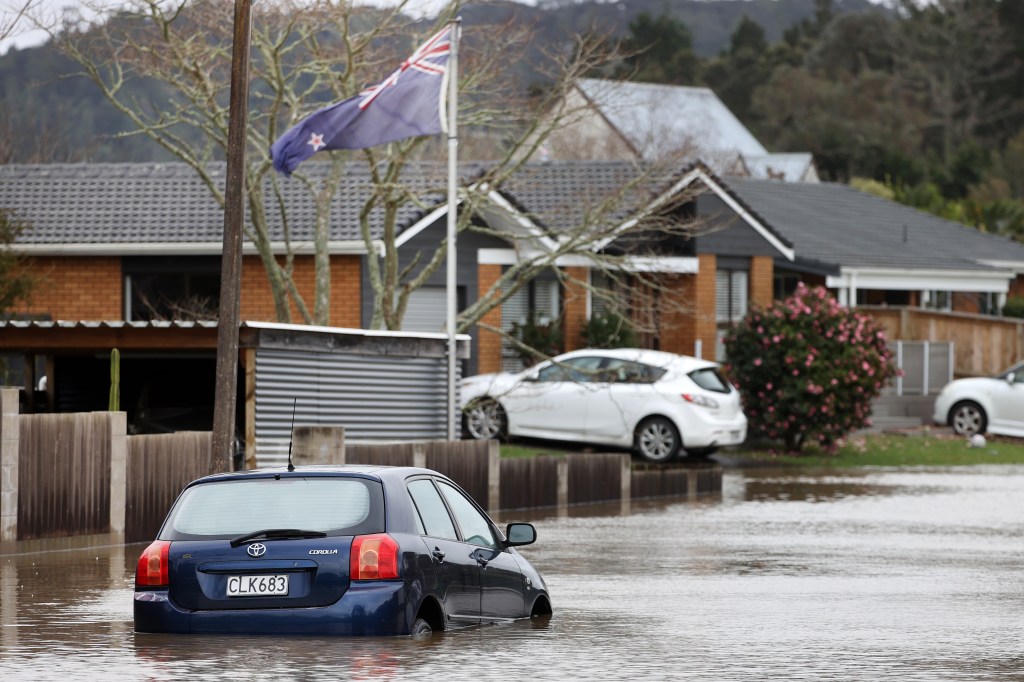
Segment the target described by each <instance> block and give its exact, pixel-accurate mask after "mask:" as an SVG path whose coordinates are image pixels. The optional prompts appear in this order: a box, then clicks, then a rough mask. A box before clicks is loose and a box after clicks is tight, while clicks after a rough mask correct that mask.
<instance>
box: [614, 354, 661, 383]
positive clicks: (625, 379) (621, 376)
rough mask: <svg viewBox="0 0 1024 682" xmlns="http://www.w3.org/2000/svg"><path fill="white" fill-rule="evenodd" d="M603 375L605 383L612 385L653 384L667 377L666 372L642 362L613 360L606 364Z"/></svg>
mask: <svg viewBox="0 0 1024 682" xmlns="http://www.w3.org/2000/svg"><path fill="white" fill-rule="evenodd" d="M601 373H602V375H603V376H604V379H603V381H607V382H611V383H617V384H653V383H654V382H655V381H657V380H658V379H660V378H661V377H663V376H664V375H665V370H664V369H660V368H658V367H651V366H650V365H645V364H643V363H640V362H631V361H629V360H620V359H618V358H613V359H610V360H608V361H607V362H606V363H605V365H604V367H602V368H601Z"/></svg>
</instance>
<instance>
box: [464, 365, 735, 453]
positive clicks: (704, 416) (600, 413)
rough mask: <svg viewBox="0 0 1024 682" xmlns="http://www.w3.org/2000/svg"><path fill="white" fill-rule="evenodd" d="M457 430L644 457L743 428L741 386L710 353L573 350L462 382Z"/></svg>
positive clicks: (699, 449)
mask: <svg viewBox="0 0 1024 682" xmlns="http://www.w3.org/2000/svg"><path fill="white" fill-rule="evenodd" d="M461 402H462V410H463V433H464V434H465V436H467V437H469V438H476V439H490V438H505V437H508V436H527V437H531V438H546V439H551V440H563V441H575V442H584V443H595V444H599V445H610V446H615V447H623V448H632V449H633V450H634V451H635V452H636V453H637V454H639V455H640V456H641V457H643V458H644V459H646V460H648V461H651V462H664V461H667V460H670V459H672V458H674V457H676V456H678V455H680V454H681V453H682V452H685V453H686V454H688V455H707V454H710V453H712V452H714V451H715V450H716V449H717V448H718V447H719V446H723V445H736V444H739V443H742V442H743V441H744V439H745V438H746V437H747V418H746V416H744V414H743V409H742V407H741V406H740V396H739V392H738V391H737V390H736V389H735V388H734V387H733V386H732V385H731V384H730V383H729V382H728V381H726V380H725V378H724V377H722V375H721V373H720V372H719V370H718V365H717V364H716V363H714V362H709V361H707V360H698V359H697V358H691V357H687V356H685V355H674V354H672V353H664V352H660V351H650V350H638V349H625V348H623V349H615V350H577V351H573V352H571V353H565V354H564V355H559V356H558V357H556V358H553V359H551V360H549V361H546V362H542V363H540V364H539V365H536V366H534V367H531V368H530V369H527V370H524V371H522V372H519V373H516V374H511V373H503V374H482V375H479V376H474V377H468V378H466V379H464V380H463V382H462V391H461Z"/></svg>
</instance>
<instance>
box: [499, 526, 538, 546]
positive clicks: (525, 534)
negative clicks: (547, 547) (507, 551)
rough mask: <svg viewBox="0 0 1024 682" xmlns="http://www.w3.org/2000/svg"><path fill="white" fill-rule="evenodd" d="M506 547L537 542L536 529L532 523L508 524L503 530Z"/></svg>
mask: <svg viewBox="0 0 1024 682" xmlns="http://www.w3.org/2000/svg"><path fill="white" fill-rule="evenodd" d="M505 537H506V538H508V539H507V540H505V546H506V547H518V546H520V545H532V544H533V543H535V542H537V529H536V528H534V527H533V524H532V523H510V524H508V526H507V527H506V528H505Z"/></svg>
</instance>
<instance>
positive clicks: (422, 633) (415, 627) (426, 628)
mask: <svg viewBox="0 0 1024 682" xmlns="http://www.w3.org/2000/svg"><path fill="white" fill-rule="evenodd" d="M409 634H410V635H412V636H413V637H416V638H420V637H430V635H432V634H434V628H432V627H430V623H428V622H427V621H425V620H423V619H422V618H417V619H416V622H415V623H413V624H412V632H410V633H409Z"/></svg>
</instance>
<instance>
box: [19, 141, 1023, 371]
mask: <svg viewBox="0 0 1024 682" xmlns="http://www.w3.org/2000/svg"><path fill="white" fill-rule="evenodd" d="M315 165H316V164H310V166H311V167H315ZM221 168H222V167H221ZM477 169H479V166H475V167H474V166H473V165H467V168H466V173H467V174H472V173H473V172H474V171H475V170H477ZM219 172H220V175H219V176H218V177H223V172H222V170H220V171H219ZM636 173H637V169H636V166H635V165H634V164H633V163H631V162H622V161H620V162H614V161H580V162H554V163H546V164H532V165H529V166H527V167H526V168H524V169H523V171H522V172H521V173H520V174H519V175H517V176H516V177H515V178H513V179H512V180H510V181H509V182H508V183H506V185H505V186H503V187H500V188H493V189H491V190H490V191H489V193H488V195H487V201H486V202H484V203H483V204H481V205H480V206H479V208H478V209H477V213H476V215H475V216H474V222H475V223H476V224H477V225H478V227H480V228H481V229H478V230H470V231H467V232H464V233H463V234H462V235H460V238H459V248H458V288H459V292H458V294H459V301H460V306H461V307H465V306H467V305H469V304H471V303H472V302H473V301H475V300H477V298H479V297H481V296H484V295H486V294H487V292H488V291H489V290H490V287H491V285H492V284H493V283H494V282H495V281H496V280H497V279H498V277H500V275H501V273H502V271H503V270H504V269H505V268H508V267H509V266H510V265H512V264H514V263H515V262H516V261H517V259H518V258H520V257H522V255H523V254H524V253H525V252H524V250H523V249H524V244H526V243H527V241H526V240H527V238H531V239H533V240H534V243H537V244H542V243H543V239H544V238H549V239H550V238H552V237H557V236H558V235H559V234H564V233H566V232H568V231H571V230H572V229H573V227H574V225H576V224H578V223H579V221H580V219H581V218H580V216H582V215H584V214H585V213H586V212H587V211H588V208H589V206H590V205H592V204H594V203H597V202H599V201H601V199H602V197H605V196H607V195H609V194H611V193H615V192H617V191H620V190H621V188H622V186H623V185H624V184H625V183H628V182H629V181H630V180H631V179H633V178H635V177H636ZM409 176H410V179H409V180H408V182H410V183H411V184H412V185H413V186H415V187H417V188H418V191H419V193H420V197H421V199H423V203H422V204H421V205H419V206H414V205H412V204H409V205H406V206H403V207H401V208H400V213H399V220H398V224H399V227H400V228H401V229H400V233H399V237H398V240H397V243H398V246H399V249H400V253H401V254H402V261H403V265H404V264H408V263H410V262H412V260H413V258H414V257H415V254H416V253H417V252H423V253H431V252H433V250H435V249H436V245H437V244H439V243H440V242H441V240H442V239H443V234H444V223H445V205H444V202H443V196H442V195H441V193H440V192H438V191H437V188H439V187H443V179H442V178H443V169H442V165H441V164H430V163H423V164H419V165H414V166H412V167H411V168H410V169H409ZM343 184H344V188H343V190H342V191H341V192H339V195H338V197H337V199H336V204H335V207H334V210H333V212H332V226H331V240H330V242H329V250H330V253H331V271H332V277H331V281H332V298H331V308H330V324H331V325H332V326H338V327H352V328H365V327H367V326H368V325H369V322H370V319H371V316H372V292H371V291H370V287H369V284H368V274H367V267H366V246H365V244H364V242H363V241H362V239H361V238H360V234H359V231H358V217H357V216H358V211H359V208H360V207H361V205H362V198H361V197H362V194H361V193H362V192H365V191H366V188H367V176H366V171H365V168H363V167H361V166H360V165H358V164H352V165H351V167H350V169H349V170H348V172H347V174H346V176H345V178H344V179H343ZM285 187H287V183H285ZM639 189H642V190H643V191H637V192H636V193H634V194H633V195H632V197H631V200H630V201H625V202H624V203H623V204H622V205H621V206H620V207H619V212H618V213H617V214H616V213H613V214H612V215H611V216H610V217H609V219H612V220H619V221H621V223H622V224H626V223H628V222H629V221H630V220H632V219H633V217H634V216H635V215H636V214H637V213H638V212H639V213H642V212H643V211H646V210H649V209H651V208H652V207H654V206H656V205H658V204H659V203H666V202H670V201H671V200H672V199H673V198H675V197H683V199H682V201H681V202H680V203H679V204H678V205H677V206H674V208H673V211H675V212H676V213H675V216H676V217H677V218H678V220H679V221H680V222H681V223H683V224H685V223H686V222H687V221H694V223H695V224H699V225H700V229H699V230H698V231H697V232H696V233H695V235H694V236H692V238H689V239H681V238H680V239H675V240H670V241H669V242H666V243H664V244H661V245H660V249H659V250H658V251H657V253H656V255H653V256H647V257H645V258H644V259H638V260H636V261H635V264H634V266H633V267H635V268H638V269H639V270H638V271H644V272H657V273H659V275H660V276H661V277H662V281H663V283H664V286H663V288H662V292H663V297H662V299H663V300H661V301H660V303H659V305H658V306H655V307H652V306H651V305H650V302H649V301H647V302H644V303H643V305H640V303H641V302H642V301H641V298H642V296H643V294H644V292H640V291H637V292H630V293H631V294H635V295H636V296H637V298H634V299H631V300H633V301H637V302H638V303H637V310H643V311H644V314H650V313H651V311H652V310H654V311H656V312H657V314H656V315H654V317H655V318H656V319H654V320H653V322H652V321H651V320H647V322H648V324H645V325H644V326H645V331H644V334H643V339H642V342H643V344H644V345H646V346H650V347H657V348H661V349H664V350H669V351H673V352H678V353H686V354H695V353H700V354H702V355H703V356H705V357H714V356H716V355H717V354H718V353H719V352H720V350H719V341H720V338H721V336H722V333H723V331H724V328H725V327H727V326H728V324H729V323H730V322H731V321H733V320H735V319H738V317H740V316H742V314H744V313H745V311H746V310H747V308H748V307H749V306H750V305H752V304H764V303H768V302H770V301H771V300H772V299H773V298H774V297H778V296H781V295H784V294H786V293H788V292H789V291H790V290H791V289H792V287H793V286H795V283H796V281H797V280H804V281H808V282H810V283H820V284H824V285H826V286H828V287H829V288H831V289H832V290H833V291H835V292H836V294H837V295H838V296H839V297H840V299H841V300H843V301H844V302H849V303H870V304H878V303H887V304H890V305H912V306H916V305H930V306H932V307H943V306H945V307H948V308H949V309H953V310H974V311H981V312H996V311H997V309H998V307H999V306H1000V305H1001V302H1003V301H1005V297H1006V296H1007V295H1008V294H1010V295H1012V294H1015V293H1024V285H1022V278H1021V274H1022V273H1024V245H1021V244H1018V243H1016V242H1013V241H1011V240H1008V239H1004V238H1000V237H995V236H993V235H986V234H981V233H979V232H977V231H976V230H973V229H970V228H967V227H965V226H962V225H957V224H955V223H950V222H949V221H945V220H941V219H939V218H935V217H933V216H930V215H928V214H924V213H921V212H919V211H915V210H913V209H910V208H908V207H905V206H901V205H899V204H895V203H893V202H890V201H886V200H883V199H879V198H876V197H873V196H870V195H867V194H864V193H861V192H858V191H856V190H853V189H851V188H849V187H845V186H841V185H834V184H829V183H821V184H818V183H783V182H777V181H770V180H758V179H753V178H743V177H726V178H721V177H719V176H717V175H715V174H714V173H712V172H711V171H710V170H709V169H708V168H707V167H706V166H704V165H703V164H700V163H696V164H692V165H689V166H686V167H684V168H681V169H678V170H675V171H671V172H665V173H663V174H661V175H657V176H652V177H651V178H650V179H649V181H648V182H647V184H646V185H645V186H644V187H641V188H639ZM693 191H697V192H699V193H697V194H696V195H690V194H689V193H690V192H693ZM286 201H288V202H289V204H290V206H291V208H292V213H291V222H292V226H291V227H292V232H291V235H290V240H291V243H292V244H293V246H294V247H295V250H296V252H297V255H296V256H295V261H294V271H295V273H296V277H295V279H296V286H297V288H298V289H299V291H300V292H301V293H302V294H303V295H304V296H306V297H310V296H311V295H312V290H313V263H312V255H311V249H310V248H309V243H310V241H311V233H310V227H309V226H310V225H311V224H312V213H311V211H310V209H309V208H308V207H307V206H305V205H303V204H302V199H301V197H300V196H299V195H298V194H296V195H292V194H288V193H287V192H286ZM292 202H295V203H294V204H292ZM0 206H4V207H6V208H10V209H12V210H14V211H15V212H16V213H18V214H19V215H21V216H22V217H24V218H25V219H27V220H28V221H29V222H30V223H32V224H33V226H34V229H32V230H31V231H30V232H28V233H27V234H25V235H24V236H23V238H22V239H21V240H20V241H19V248H20V250H21V251H22V252H24V253H25V254H26V255H27V256H28V258H29V259H30V262H31V265H32V268H33V270H34V271H35V272H36V273H38V274H39V275H40V276H41V278H42V279H43V285H42V286H41V287H40V288H39V290H38V291H37V292H36V295H35V297H34V298H33V300H32V302H31V303H30V304H29V305H27V306H24V307H23V308H22V309H20V310H18V311H16V312H17V313H18V314H19V315H21V316H25V317H38V318H45V319H53V320H133V319H147V317H146V316H147V315H152V314H157V313H161V312H162V313H164V314H167V313H172V312H173V311H170V310H165V309H162V308H161V306H162V305H164V303H165V302H162V301H161V300H160V298H159V297H160V296H161V295H163V294H165V293H170V294H173V297H175V298H176V299H177V300H179V301H180V300H185V299H188V298H189V297H195V298H203V297H209V296H211V295H213V296H215V292H216V291H217V290H218V289H217V287H218V286H219V282H218V280H219V252H220V248H221V230H222V225H223V217H222V213H221V211H220V209H219V207H218V206H217V205H216V203H215V202H214V201H213V200H212V198H211V197H210V194H209V190H208V189H207V188H206V187H205V186H203V185H202V184H201V183H200V182H199V180H198V178H196V177H195V175H194V173H193V172H192V171H191V170H190V169H189V168H187V167H186V166H184V165H183V164H87V165H61V164H56V165H49V166H4V167H0ZM380 224H381V223H380V220H379V216H372V217H371V225H372V226H373V228H372V229H375V230H377V232H376V233H374V236H375V237H378V238H379V226H380ZM274 229H275V230H276V232H275V236H274V238H275V239H277V240H278V241H277V242H276V243H275V246H276V247H277V248H279V249H280V252H281V253H282V254H283V245H284V241H283V240H284V237H283V230H282V228H281V226H280V225H275V226H274ZM504 235H508V236H507V238H506V237H505V236H504ZM653 238H655V237H654V236H652V239H653ZM595 248H604V249H616V248H620V245H618V244H617V243H616V242H615V241H614V240H609V241H606V242H605V243H602V244H599V245H595ZM623 248H624V247H623ZM559 267H560V269H561V270H562V271H563V272H564V273H565V274H567V275H568V279H567V280H565V281H566V284H565V285H564V286H563V285H562V284H560V283H559V279H558V278H557V277H556V276H555V274H554V273H551V272H548V273H541V274H540V275H538V277H537V278H536V279H535V282H534V283H532V284H531V285H529V286H527V287H524V288H523V289H522V290H520V291H519V292H517V293H516V294H515V295H514V296H513V297H512V298H510V299H509V300H508V301H506V303H505V304H504V305H503V306H501V307H499V308H495V309H494V310H492V311H491V312H490V313H489V314H488V315H487V317H486V318H485V319H484V323H485V324H487V325H490V326H492V327H497V328H501V329H508V328H509V326H510V325H511V323H512V322H514V321H521V320H522V318H523V315H524V314H525V313H526V312H528V311H530V310H535V311H537V312H540V313H542V314H545V315H547V316H549V317H552V318H558V319H561V320H562V323H563V325H564V330H565V346H566V349H571V348H576V347H579V346H580V345H581V344H582V339H581V336H580V331H581V329H582V327H583V325H584V324H585V323H586V321H587V319H588V318H589V317H590V316H591V315H592V314H593V312H594V310H595V308H596V307H597V302H595V300H594V297H593V294H592V293H591V291H590V290H589V289H588V285H595V284H600V283H599V282H595V281H594V280H593V277H594V273H593V272H591V271H590V270H589V268H588V267H587V263H586V261H585V260H575V261H574V260H572V259H565V260H564V262H560V263H559ZM242 277H243V282H242V310H241V315H242V319H244V320H249V321H274V320H275V313H274V308H273V303H272V300H271V297H270V292H269V287H268V285H267V283H266V276H265V274H264V271H263V267H262V264H261V263H260V261H259V258H258V257H257V256H256V255H255V254H254V253H252V252H251V247H247V250H246V255H245V262H244V267H243V275H242ZM443 295H444V273H443V268H442V271H439V272H437V273H435V274H434V275H433V277H432V278H431V279H430V280H428V282H427V283H426V285H425V286H424V287H422V288H421V289H420V290H418V291H417V292H416V293H415V294H414V296H413V299H412V300H411V302H410V306H409V311H408V313H407V315H406V318H405V324H406V329H408V330H414V331H434V332H436V331H440V330H441V326H442V324H443V323H442V321H441V320H443V315H438V311H439V309H440V308H439V306H441V305H443ZM171 316H173V315H171ZM471 335H472V344H471V349H472V350H471V358H470V360H469V361H468V362H467V364H466V367H465V371H466V372H468V373H477V372H487V371H497V370H499V369H502V368H511V367H513V366H514V365H515V358H514V357H511V356H510V355H509V349H508V347H507V344H503V343H502V341H501V338H500V337H499V336H498V335H497V334H494V333H493V332H490V331H487V330H485V329H479V328H478V329H474V330H472V334H471Z"/></svg>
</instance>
